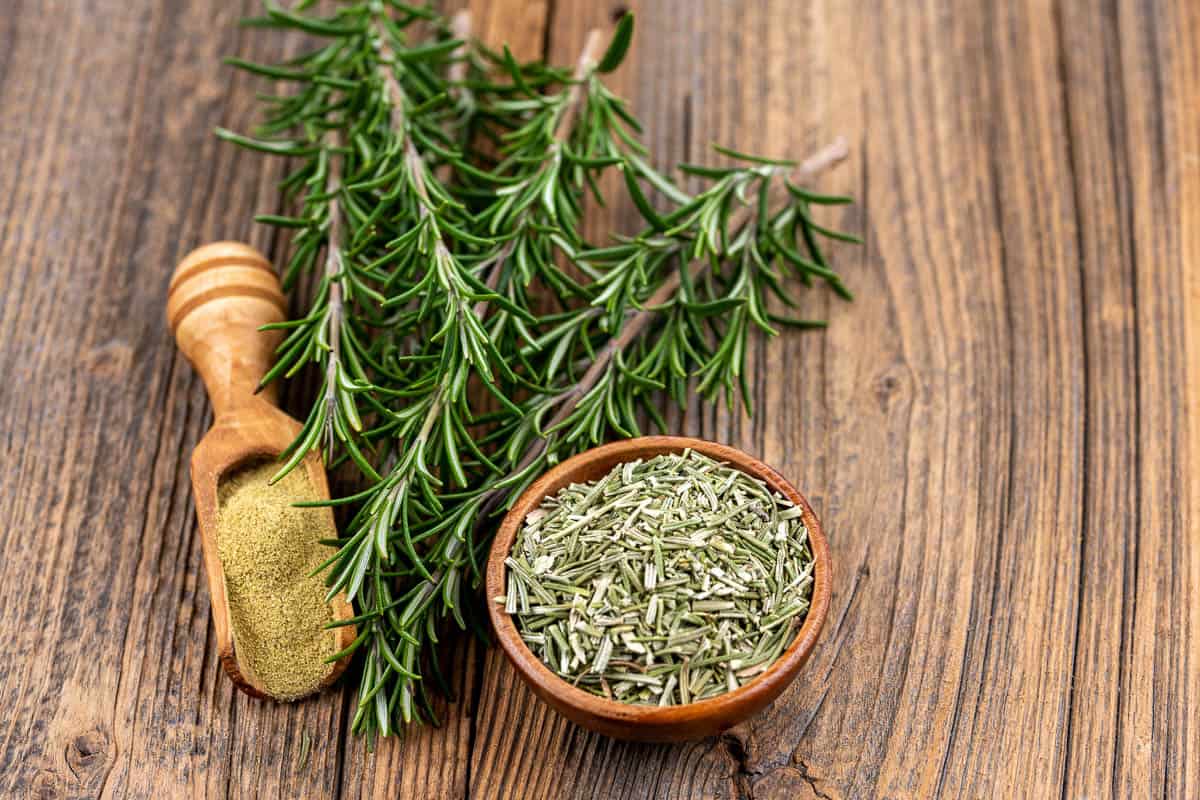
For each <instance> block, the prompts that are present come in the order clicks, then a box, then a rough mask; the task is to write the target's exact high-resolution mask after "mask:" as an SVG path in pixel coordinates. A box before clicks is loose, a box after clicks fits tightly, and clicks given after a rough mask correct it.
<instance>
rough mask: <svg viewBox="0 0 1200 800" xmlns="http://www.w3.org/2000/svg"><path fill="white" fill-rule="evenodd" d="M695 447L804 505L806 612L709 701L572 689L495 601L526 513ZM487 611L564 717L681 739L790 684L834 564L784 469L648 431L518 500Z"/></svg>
mask: <svg viewBox="0 0 1200 800" xmlns="http://www.w3.org/2000/svg"><path fill="white" fill-rule="evenodd" d="M685 449H693V450H696V451H697V452H700V453H703V454H704V455H707V456H709V457H711V458H715V459H717V460H719V461H725V462H728V463H729V464H731V465H733V466H735V467H738V468H739V469H741V470H743V471H745V472H747V473H749V474H751V475H753V476H755V477H757V478H760V479H762V480H763V481H765V482H766V483H767V484H768V485H769V486H771V488H772V489H774V490H776V491H778V492H780V493H781V494H783V495H784V496H786V497H788V498H789V499H790V500H791V501H792V502H794V503H796V504H797V505H799V506H801V507H802V509H803V519H804V523H805V525H806V526H807V527H808V530H809V542H810V547H811V548H812V550H813V558H814V562H815V563H814V568H813V572H814V575H813V592H812V603H811V605H810V606H809V612H808V616H807V617H806V618H805V620H804V624H803V625H802V626H801V627H800V630H799V631H798V632H797V634H796V638H795V639H794V640H793V641H792V643H791V644H790V645H789V646H788V648H787V649H786V650H785V651H784V652H783V655H781V656H780V657H779V659H778V660H777V661H776V662H775V663H774V664H773V665H772V666H771V668H770V669H768V670H767V671H766V672H764V673H763V674H762V675H759V676H758V677H756V678H755V679H754V680H752V681H750V682H749V683H747V684H746V685H744V686H742V687H740V688H738V689H737V690H735V691H733V692H729V693H726V694H723V695H718V696H717V697H714V698H711V699H709V700H704V701H701V702H698V703H691V704H688V705H681V706H667V707H663V708H659V707H656V706H638V705H629V704H625V703H617V702H615V701H611V700H606V699H604V698H602V697H597V696H596V695H593V694H590V693H589V692H585V691H583V690H582V689H577V688H575V687H574V686H571V685H570V684H569V683H567V682H566V681H564V680H562V679H561V678H559V677H558V676H557V675H555V674H554V673H553V672H552V671H551V670H550V669H549V667H547V666H546V665H545V664H543V663H542V662H541V660H540V659H539V658H538V657H537V656H536V655H534V653H533V651H531V650H530V649H529V648H528V647H527V646H526V645H525V642H524V641H523V640H522V639H521V636H520V634H519V633H518V631H517V629H516V625H515V624H514V622H513V620H512V617H510V616H509V615H508V614H507V613H506V612H505V611H504V607H503V606H502V605H499V604H497V603H496V602H494V598H495V597H497V596H499V595H503V594H504V592H505V590H506V585H507V570H506V567H505V564H504V561H505V559H506V558H507V557H508V553H509V552H510V551H511V549H512V545H513V542H514V541H515V540H516V535H517V531H518V530H519V529H520V526H521V524H522V523H523V522H524V520H525V517H526V515H527V514H528V513H529V512H530V511H532V510H533V509H534V508H536V507H538V506H539V505H541V502H542V500H543V499H544V498H545V497H546V496H547V495H550V494H553V493H555V492H557V491H558V490H559V489H561V488H563V487H564V486H567V485H568V484H571V483H581V482H586V481H590V480H595V479H596V478H599V477H601V476H602V475H604V474H605V473H607V472H608V471H609V470H611V469H612V468H613V466H615V465H616V464H620V463H624V462H626V461H633V460H635V459H638V458H642V459H646V458H653V457H654V456H656V455H659V454H662V453H678V452H682V451H683V450H685ZM486 583H487V606H488V616H489V617H490V618H491V621H492V628H493V629H494V631H495V633H496V638H497V641H498V642H499V643H500V646H501V648H502V649H503V650H504V653H505V655H506V656H507V657H508V659H509V661H510V662H511V663H512V665H513V666H514V667H515V668H516V670H517V673H518V674H519V675H520V676H521V678H522V679H523V680H524V681H525V682H526V683H528V684H529V686H530V687H531V688H532V689H533V691H534V693H535V694H536V695H537V696H538V697H540V698H541V699H542V700H544V701H545V702H546V703H547V704H549V705H550V706H551V707H552V708H554V709H556V710H557V711H558V712H559V713H561V714H562V715H563V716H565V717H567V718H568V719H570V720H571V721H572V722H575V723H576V724H578V725H582V726H583V727H585V728H588V729H590V730H593V731H596V732H598V733H603V734H605V735H607V736H612V737H615V738H619V739H631V740H636V741H682V740H688V739H700V738H704V737H706V736H713V735H716V734H719V733H721V732H722V731H725V730H727V729H729V728H731V727H732V726H734V725H736V724H737V723H739V722H741V721H743V720H745V719H747V718H748V717H750V716H753V715H754V714H756V713H758V712H759V711H761V710H762V709H763V708H765V707H766V706H767V704H768V703H770V702H771V701H773V700H774V699H775V698H776V697H778V696H779V694H780V693H781V692H782V691H783V690H784V689H785V688H787V686H788V684H790V683H791V681H792V680H793V679H794V678H795V677H796V675H797V673H799V671H800V669H801V668H802V667H803V666H804V664H805V662H807V661H808V658H809V655H810V654H811V653H812V649H813V647H814V646H815V644H816V642H817V639H818V637H819V636H820V633H821V628H822V627H823V625H824V623H825V618H826V616H827V615H828V613H829V604H830V599H831V595H832V589H833V566H832V562H831V560H830V555H829V543H828V541H827V540H826V538H825V534H824V531H823V530H822V528H821V523H820V520H818V519H817V516H816V514H814V513H813V510H812V508H811V507H810V506H809V504H808V501H807V500H805V499H804V497H803V496H802V495H801V494H800V493H799V492H798V491H797V490H796V489H795V487H793V486H792V485H791V484H790V483H788V481H786V480H785V479H784V478H783V477H782V476H781V475H780V474H779V473H777V472H776V471H775V470H773V469H771V468H770V467H768V466H767V465H766V464H764V463H762V462H761V461H759V460H758V459H756V458H753V457H752V456H749V455H747V454H746V453H743V452H742V451H740V450H736V449H734V448H732V447H728V446H726V445H721V444H717V443H716V442H709V441H705V440H703V439H693V438H689V437H683V436H645V437H641V438H637V439H627V440H624V441H620V442H614V443H612V444H607V445H602V446H600V447H596V448H593V449H591V450H587V451H585V452H583V453H580V454H579V455H577V456H575V457H574V458H570V459H568V460H566V461H564V462H562V463H561V464H559V465H558V466H556V467H553V468H552V469H550V470H549V471H548V472H547V473H546V474H545V475H543V476H542V477H541V478H540V479H538V480H537V481H535V482H534V483H533V484H532V485H530V487H529V488H528V489H526V491H525V492H524V493H523V494H522V495H521V497H520V498H518V500H517V502H516V503H515V504H514V505H513V507H512V509H511V510H510V511H509V513H508V515H507V516H506V517H505V518H504V520H503V522H502V523H501V524H500V528H499V530H498V531H497V533H496V538H495V540H494V541H493V542H492V549H491V552H490V554H489V556H488V564H487V576H486Z"/></svg>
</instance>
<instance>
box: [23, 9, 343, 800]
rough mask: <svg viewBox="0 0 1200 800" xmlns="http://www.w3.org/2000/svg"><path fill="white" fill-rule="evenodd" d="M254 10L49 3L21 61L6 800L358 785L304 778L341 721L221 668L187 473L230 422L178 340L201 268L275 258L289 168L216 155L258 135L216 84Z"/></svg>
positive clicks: (324, 773) (244, 99)
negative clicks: (244, 253) (216, 422)
mask: <svg viewBox="0 0 1200 800" xmlns="http://www.w3.org/2000/svg"><path fill="white" fill-rule="evenodd" d="M250 7H251V3H249V2H247V3H245V4H244V7H243V8H242V9H238V8H232V7H229V6H228V4H225V3H210V2H203V0H199V1H198V2H176V3H173V4H169V5H167V4H162V3H127V2H102V3H98V4H92V6H90V7H89V8H88V9H84V8H82V7H80V6H79V5H78V4H74V3H64V2H54V3H45V4H39V6H38V8H37V9H36V13H35V10H34V9H33V8H32V7H29V6H27V7H26V8H25V9H24V13H20V14H18V15H16V16H15V21H14V22H6V25H7V26H8V27H7V29H6V31H5V35H4V36H3V37H0V38H3V39H4V40H5V41H6V43H7V46H6V47H5V56H4V58H5V59H6V63H5V65H4V69H3V72H2V73H0V98H2V99H3V107H2V109H0V132H2V133H3V136H2V137H0V138H2V139H3V145H0V147H3V148H4V153H3V158H2V159H0V161H2V162H3V163H2V164H0V182H2V183H3V185H5V186H6V187H11V189H10V191H8V192H6V193H5V194H6V197H5V200H4V201H3V202H4V205H5V211H4V213H3V216H2V217H0V219H2V220H3V222H2V224H3V233H2V235H0V241H2V244H0V247H2V250H3V252H2V258H3V261H4V263H5V264H7V265H9V267H8V268H7V269H5V270H3V271H0V282H2V283H3V284H4V288H3V297H4V298H5V301H6V302H5V303H4V304H3V306H2V310H0V336H2V337H3V341H4V343H5V345H4V347H3V348H0V362H2V363H3V365H4V367H5V369H6V372H5V374H6V376H8V378H10V379H13V380H14V381H15V382H14V383H8V382H7V381H6V386H5V388H4V389H3V390H2V391H3V392H4V394H5V402H4V403H3V406H4V409H5V412H4V414H3V415H2V416H0V426H2V428H3V435H2V440H3V441H4V442H5V452H6V454H7V455H8V458H6V459H5V461H6V463H7V464H8V465H9V467H8V468H6V469H5V470H4V471H3V473H2V475H0V481H3V484H4V485H3V492H4V496H5V497H6V498H9V501H7V502H5V503H4V504H3V508H2V509H0V520H2V522H3V525H4V529H5V530H6V531H12V532H14V534H15V535H11V536H5V537H4V542H3V554H4V557H5V560H4V575H3V580H0V607H2V610H0V614H3V620H4V623H3V629H4V630H5V631H12V632H14V634H15V640H14V642H13V650H12V651H11V652H12V653H13V654H14V655H15V656H16V657H15V658H12V659H5V660H4V662H3V665H0V697H2V698H3V699H4V702H5V706H6V708H7V709H8V712H7V713H6V714H5V715H4V721H3V723H2V724H0V742H3V745H2V746H0V752H2V753H3V770H2V773H0V794H3V795H5V796H14V797H16V796H20V797H25V796H37V797H96V796H101V795H104V796H110V797H149V796H153V795H156V794H157V795H158V796H164V795H165V796H183V795H193V796H201V795H206V794H213V795H222V796H224V795H227V794H228V793H229V792H230V790H231V787H232V790H233V792H234V793H239V792H254V793H257V794H258V796H263V797H272V796H278V797H297V796H302V795H306V794H308V795H311V794H327V793H328V792H329V791H330V790H331V788H332V784H333V776H334V775H336V772H337V764H336V763H335V762H336V758H337V749H336V748H332V749H328V750H321V749H314V751H313V753H312V756H311V757H310V759H309V760H308V764H307V766H306V768H305V769H300V768H299V765H298V763H297V756H298V752H297V751H298V748H299V742H300V739H301V731H307V732H308V733H309V735H310V736H311V737H312V738H313V739H314V740H315V741H318V742H319V741H322V740H327V739H333V740H336V739H337V737H338V735H339V730H340V702H339V700H338V698H337V697H328V698H322V699H321V700H318V701H314V702H308V703H303V704H300V705H298V706H296V707H294V708H284V707H276V706H270V705H265V704H261V703H258V702H255V701H250V700H248V699H247V698H244V697H241V696H237V697H235V696H234V695H233V692H232V689H231V686H230V683H229V682H228V681H227V680H226V679H225V678H224V676H223V675H222V674H220V672H219V670H218V668H217V665H216V663H215V658H214V654H213V653H212V652H211V651H210V649H209V648H208V647H207V640H208V636H209V626H210V623H209V619H208V598H207V591H206V589H204V588H203V587H204V583H203V580H202V578H201V573H200V569H201V567H200V553H199V548H198V547H197V546H196V544H195V536H194V520H193V514H192V510H191V500H190V493H189V491H188V480H187V466H186V457H187V454H188V453H189V451H190V449H191V446H192V445H193V444H194V443H195V442H196V440H197V439H198V438H199V435H200V434H201V433H202V431H203V429H204V428H205V427H206V426H207V422H208V411H207V402H206V400H205V399H204V393H203V389H202V388H201V387H200V385H199V382H198V381H197V380H196V379H195V378H194V376H193V375H192V374H191V370H190V367H188V365H187V364H186V362H185V361H183V359H181V358H179V357H177V356H176V353H175V348H174V345H173V343H172V342H171V339H170V336H169V333H168V331H167V329H166V326H165V324H164V323H163V302H164V298H165V292H166V283H167V278H168V276H169V274H170V270H171V267H172V266H173V265H174V263H175V262H176V260H177V259H178V258H179V257H180V256H181V255H182V254H183V253H184V252H186V251H187V250H188V249H189V248H190V247H192V246H194V245H196V244H199V243H200V242H201V241H204V240H209V239H213V238H217V237H219V236H223V237H239V238H245V237H251V238H252V240H253V239H254V238H257V239H258V242H257V243H258V244H259V245H260V246H266V245H268V244H269V242H267V241H265V240H264V237H263V235H262V232H261V231H259V232H254V233H253V234H252V231H251V227H252V224H251V215H252V213H253V211H254V210H255V208H261V207H262V206H263V205H268V206H273V205H274V204H275V202H276V201H275V193H274V190H273V189H270V190H269V192H264V190H265V189H267V188H268V187H269V186H270V184H271V183H273V181H274V178H275V177H276V174H277V173H275V172H274V171H273V170H274V169H276V168H275V167H272V166H269V165H268V163H267V162H265V161H264V160H263V159H261V158H258V157H255V156H252V155H249V154H243V153H240V152H238V151H237V150H235V149H234V148H231V147H228V146H224V145H219V144H218V142H217V141H216V140H215V138H214V137H213V136H212V133H211V131H212V127H213V126H214V125H215V124H216V123H218V122H224V123H226V124H233V125H235V126H240V127H248V126H249V125H250V124H251V113H250V112H251V105H250V101H251V99H252V92H253V89H252V87H251V86H250V85H249V83H248V82H246V81H245V80H244V79H243V78H239V77H234V75H233V73H232V71H231V70H229V69H223V68H220V67H219V66H218V63H219V59H220V57H221V56H222V55H224V54H227V53H229V52H233V51H236V50H238V49H239V41H238V40H239V38H240V37H241V36H243V35H244V34H243V32H241V31H240V30H239V29H238V28H237V26H236V20H237V17H238V16H239V15H240V14H241V13H243V11H245V10H248V9H249V8H250ZM5 16H6V17H9V16H10V15H5ZM273 48H274V49H273ZM278 48H279V41H278V40H277V42H276V44H274V45H271V44H267V45H265V46H264V47H263V49H261V50H260V51H259V52H261V53H262V54H263V55H264V56H267V57H270V56H272V55H274V54H278V52H279V49H278ZM18 387H19V388H18ZM15 532H20V533H19V534H16V533H15Z"/></svg>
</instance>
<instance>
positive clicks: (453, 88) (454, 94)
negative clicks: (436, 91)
mask: <svg viewBox="0 0 1200 800" xmlns="http://www.w3.org/2000/svg"><path fill="white" fill-rule="evenodd" d="M450 33H451V35H452V36H454V38H455V39H459V40H461V44H459V46H458V47H456V48H454V55H453V58H454V59H455V61H454V62H453V63H452V64H450V67H449V68H448V69H447V70H446V80H447V81H448V82H449V84H450V88H449V93H450V96H451V98H453V99H455V100H457V99H458V95H459V87H460V84H462V82H463V81H464V80H466V77H467V47H468V45H467V42H468V41H469V40H470V39H471V12H470V10H468V9H465V8H464V9H462V10H461V11H459V12H457V13H456V14H455V15H454V16H453V17H451V18H450ZM437 177H438V180H440V181H441V182H442V183H449V182H450V180H451V179H452V178H453V177H454V165H453V164H451V163H449V162H445V163H443V164H442V165H441V166H440V167H438V170H437Z"/></svg>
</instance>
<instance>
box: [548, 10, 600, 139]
mask: <svg viewBox="0 0 1200 800" xmlns="http://www.w3.org/2000/svg"><path fill="white" fill-rule="evenodd" d="M603 36H604V34H602V33H601V32H600V30H599V29H598V28H592V29H591V30H589V31H588V32H587V35H586V36H585V37H584V39H583V50H582V51H581V52H580V54H579V60H578V61H577V62H576V63H575V75H574V79H573V83H572V84H571V88H570V90H569V91H568V92H567V102H566V104H565V105H564V106H563V112H562V116H560V117H559V118H558V124H556V125H555V126H554V139H555V151H558V150H559V149H561V147H562V142H563V141H564V140H566V138H567V137H568V136H570V135H571V129H572V128H574V127H575V118H576V117H577V116H578V115H579V107H580V106H581V105H582V104H583V94H584V92H585V91H586V90H587V87H586V83H587V80H588V78H590V77H591V76H592V73H593V72H594V71H595V69H596V59H597V58H599V57H600V41H601V39H602V38H603Z"/></svg>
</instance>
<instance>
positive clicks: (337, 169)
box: [325, 132, 344, 456]
mask: <svg viewBox="0 0 1200 800" xmlns="http://www.w3.org/2000/svg"><path fill="white" fill-rule="evenodd" d="M339 146H340V141H339V136H338V134H337V133H336V132H333V133H330V134H329V147H328V150H329V152H335V151H336V150H337V149H338V147H339ZM328 169H329V172H328V175H327V176H326V178H325V191H326V192H327V193H328V194H329V206H328V208H329V212H328V213H329V230H328V232H327V233H326V240H325V279H326V280H327V281H328V282H329V311H328V314H327V317H326V324H327V326H328V327H327V330H328V332H329V358H328V361H327V363H326V364H325V412H326V413H325V438H326V448H325V451H326V453H327V454H330V456H331V454H332V453H333V442H334V415H335V414H336V413H337V392H336V387H337V378H338V369H339V368H340V366H341V363H340V362H341V354H342V335H341V329H342V315H343V313H344V308H343V303H342V281H341V276H340V273H341V271H342V249H341V248H342V245H341V207H340V204H339V203H338V192H340V191H341V186H342V174H341V173H342V170H341V161H340V160H339V159H338V158H337V156H330V158H329V167H328Z"/></svg>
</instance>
